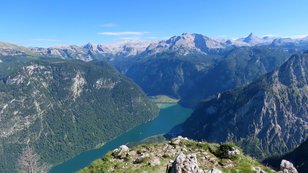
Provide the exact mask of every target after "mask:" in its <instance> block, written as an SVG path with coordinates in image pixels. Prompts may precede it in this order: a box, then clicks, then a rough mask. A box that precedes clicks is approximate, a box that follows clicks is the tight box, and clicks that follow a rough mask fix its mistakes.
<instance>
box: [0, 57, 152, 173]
mask: <svg viewBox="0 0 308 173" xmlns="http://www.w3.org/2000/svg"><path fill="white" fill-rule="evenodd" d="M0 59H1V61H2V63H0V69H1V71H0V141H1V145H0V160H1V161H2V162H1V163H0V165H1V171H2V172H10V171H9V170H13V168H14V167H15V163H16V159H17V158H18V157H19V153H20V151H21V149H22V148H23V147H24V146H25V145H30V146H31V147H33V148H34V149H35V150H36V151H37V153H38V154H40V155H41V157H42V158H43V159H44V160H45V161H47V162H49V163H51V164H55V163H59V162H61V161H64V160H66V159H68V158H70V157H72V156H73V155H75V154H78V153H80V152H82V151H85V150H87V149H90V148H94V147H95V146H96V145H98V144H101V143H104V142H106V141H107V140H110V139H112V138H114V137H115V136H117V135H120V134H121V133H123V132H125V131H127V130H128V129H130V128H132V127H134V126H136V125H138V124H140V123H143V122H145V121H148V120H149V119H152V118H154V117H155V116H156V115H157V113H158V108H157V107H156V105H154V104H153V103H152V102H150V101H149V100H148V99H147V98H146V97H145V95H144V93H143V92H142V91H141V90H140V89H139V87H138V86H136V85H135V84H134V83H132V82H131V81H130V80H129V79H127V78H125V77H124V76H122V75H121V74H119V73H118V72H117V71H116V70H115V69H113V68H112V67H111V66H109V65H108V64H107V63H104V62H97V64H95V63H86V62H82V61H66V60H58V59H54V60H51V59H34V58H27V57H1V58H0ZM89 139H91V140H89Z"/></svg>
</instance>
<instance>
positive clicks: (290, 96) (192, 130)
mask: <svg viewBox="0 0 308 173" xmlns="http://www.w3.org/2000/svg"><path fill="white" fill-rule="evenodd" d="M307 69H308V54H307V53H305V54H298V55H293V56H292V57H291V58H290V59H289V60H288V61H287V62H285V63H284V64H283V65H281V66H280V67H279V68H278V69H276V70H274V71H272V72H270V73H268V74H265V75H264V76H262V77H260V78H258V79H257V80H255V81H254V82H252V83H250V84H249V85H247V86H245V87H242V88H237V89H234V90H229V91H226V92H223V93H219V94H217V95H216V97H215V98H212V99H208V100H205V101H202V102H201V103H200V104H199V105H198V106H197V108H196V109H195V110H194V112H193V114H192V115H191V116H190V117H189V119H188V120H187V121H186V122H185V123H184V124H183V125H182V128H183V132H182V133H181V134H182V135H184V136H187V137H189V138H192V139H198V140H206V141H210V142H224V141H234V142H236V143H237V144H239V145H241V146H242V147H243V149H244V151H245V152H246V153H250V154H251V155H253V156H255V157H257V158H264V157H266V156H268V155H273V154H282V153H285V152H288V151H291V150H292V149H294V148H295V147H297V146H298V145H300V144H301V143H302V142H304V141H305V140H306V139H307V130H308V128H307V127H308V117H307V115H308V102H307V101H308V92H307V91H308V90H307V89H308V88H307V86H308V83H307V82H308V71H307Z"/></svg>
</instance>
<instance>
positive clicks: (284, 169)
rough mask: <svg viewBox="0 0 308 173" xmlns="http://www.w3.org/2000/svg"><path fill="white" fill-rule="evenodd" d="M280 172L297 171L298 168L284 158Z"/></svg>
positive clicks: (294, 172)
mask: <svg viewBox="0 0 308 173" xmlns="http://www.w3.org/2000/svg"><path fill="white" fill-rule="evenodd" d="M279 173H297V170H296V168H295V167H294V166H293V163H291V162H289V161H287V160H282V161H281V163H280V171H279Z"/></svg>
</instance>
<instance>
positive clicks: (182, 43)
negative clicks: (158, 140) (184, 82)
mask: <svg viewBox="0 0 308 173" xmlns="http://www.w3.org/2000/svg"><path fill="white" fill-rule="evenodd" d="M258 45H268V46H300V47H301V46H307V45H308V36H307V37H304V38H296V39H292V38H282V37H270V36H265V37H258V36H256V35H254V34H252V33H251V34H249V36H247V37H244V38H239V39H225V38H223V39H220V38H210V37H207V36H204V35H201V34H195V33H192V34H188V33H183V34H182V35H180V36H173V37H171V38H169V39H166V40H160V41H155V40H153V41H150V40H139V41H138V40H130V41H121V42H114V43H106V44H91V43H88V44H86V45H83V46H77V45H68V46H56V47H49V48H40V47H29V48H26V47H22V46H16V45H12V44H9V43H4V42H2V43H1V44H0V55H8V54H9V53H11V54H12V53H13V52H11V51H12V50H13V49H15V50H18V52H15V53H19V55H20V54H37V55H45V56H55V57H60V58H65V59H80V60H83V61H91V60H95V59H105V58H107V59H111V60H112V59H114V58H127V57H139V56H151V55H154V54H160V53H164V52H177V53H178V54H180V55H187V54H191V53H192V52H197V53H203V54H206V53H207V52H208V51H214V52H215V51H217V50H221V49H230V48H234V47H243V46H248V47H251V46H258Z"/></svg>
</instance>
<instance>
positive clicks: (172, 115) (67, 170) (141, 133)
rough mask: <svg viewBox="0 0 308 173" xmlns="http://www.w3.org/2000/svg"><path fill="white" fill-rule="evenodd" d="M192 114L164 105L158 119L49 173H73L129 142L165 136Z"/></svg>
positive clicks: (173, 105) (55, 167)
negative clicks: (160, 135)
mask: <svg viewBox="0 0 308 173" xmlns="http://www.w3.org/2000/svg"><path fill="white" fill-rule="evenodd" d="M191 113H192V110H191V109H188V108H184V107H182V106H180V105H178V104H168V105H164V106H163V107H162V108H161V110H160V112H159V115H158V117H156V118H155V119H154V120H152V121H149V122H147V123H144V124H141V125H139V126H137V127H135V128H133V129H132V130H130V131H128V132H126V133H123V134H122V135H120V136H119V137H117V138H115V139H113V140H111V141H109V142H107V143H106V144H105V145H104V146H102V147H100V148H98V149H93V150H89V151H86V152H83V153H81V154H79V155H77V156H76V157H74V158H72V159H70V160H68V161H66V162H63V163H61V164H59V165H56V166H54V167H52V169H51V170H50V171H49V173H73V172H76V171H78V170H80V169H82V168H84V167H86V166H88V165H90V164H91V162H93V161H94V160H96V159H99V158H102V157H103V156H104V155H105V154H106V153H107V152H109V151H111V150H113V149H115V148H117V147H119V146H120V145H123V144H127V143H129V142H139V141H142V140H144V139H145V138H148V137H151V136H153V135H158V134H165V133H167V132H169V131H170V130H171V129H172V128H173V127H174V126H176V125H178V124H180V123H183V122H184V121H185V120H186V119H187V118H188V117H189V116H190V114H191Z"/></svg>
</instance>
